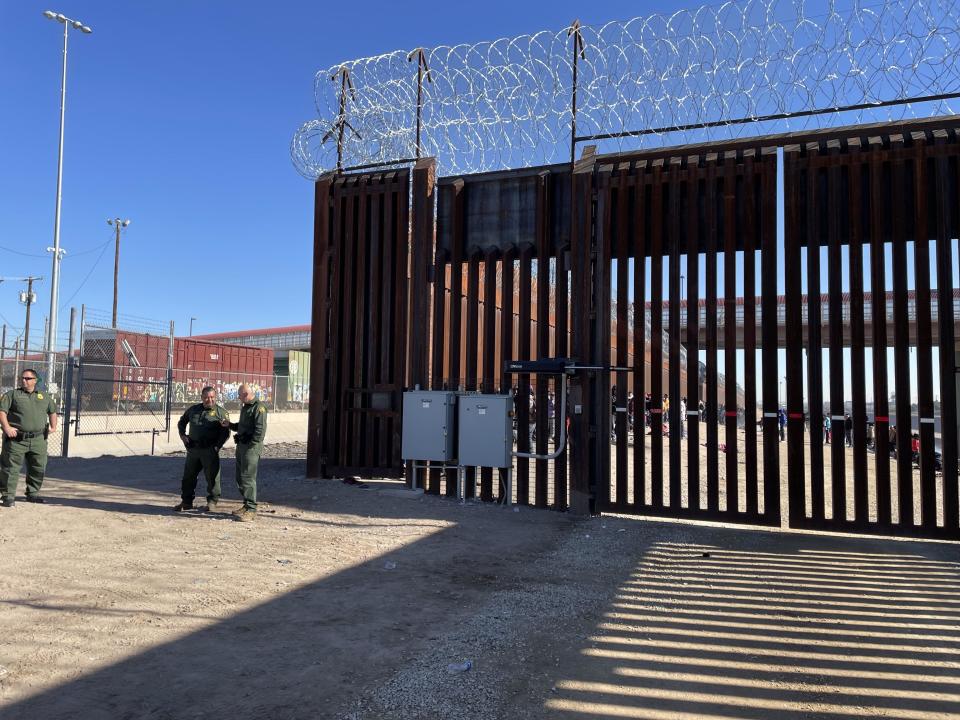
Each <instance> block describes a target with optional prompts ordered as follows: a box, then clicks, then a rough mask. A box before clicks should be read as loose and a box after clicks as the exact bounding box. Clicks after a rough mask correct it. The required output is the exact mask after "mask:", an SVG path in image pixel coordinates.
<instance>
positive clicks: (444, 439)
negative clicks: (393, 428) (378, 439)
mask: <svg viewBox="0 0 960 720" xmlns="http://www.w3.org/2000/svg"><path fill="white" fill-rule="evenodd" d="M456 410H457V393H455V392H452V391H449V390H408V391H407V392H405V393H403V435H402V437H401V444H400V455H401V457H402V458H403V459H404V460H434V461H442V462H450V461H451V460H454V459H455V458H456V455H455V452H456V445H455V435H456V433H455V432H454V430H455V423H456Z"/></svg>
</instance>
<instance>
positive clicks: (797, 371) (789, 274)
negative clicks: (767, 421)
mask: <svg viewBox="0 0 960 720" xmlns="http://www.w3.org/2000/svg"><path fill="white" fill-rule="evenodd" d="M798 154H799V153H796V152H784V154H783V157H784V190H785V200H784V210H785V214H784V219H785V223H784V251H783V255H784V268H785V273H784V290H785V292H786V323H787V327H792V328H800V327H803V283H802V280H803V276H802V274H801V271H800V268H801V265H802V263H801V248H800V245H801V238H802V237H803V236H804V235H805V234H806V228H804V227H802V226H801V222H803V221H804V219H805V213H804V212H803V209H802V207H801V202H802V199H801V198H802V192H803V187H804V186H805V185H806V178H805V177H804V172H803V170H802V168H801V166H800V162H799V158H798V157H797V156H798ZM786 344H787V349H786V370H787V387H786V393H787V407H786V410H787V488H788V489H787V500H788V508H789V509H788V512H789V518H790V524H791V526H798V525H800V524H801V523H802V522H803V520H804V518H805V515H806V493H805V472H804V451H803V446H804V441H805V435H806V433H805V429H804V422H803V419H804V410H805V407H804V402H803V382H804V378H803V338H802V337H801V333H799V332H788V333H786ZM811 422H812V418H811Z"/></svg>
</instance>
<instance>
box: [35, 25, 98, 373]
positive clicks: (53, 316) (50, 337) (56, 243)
mask: <svg viewBox="0 0 960 720" xmlns="http://www.w3.org/2000/svg"><path fill="white" fill-rule="evenodd" d="M43 14H44V16H45V17H47V18H48V19H50V20H56V21H57V22H58V23H60V24H61V25H63V74H62V75H61V79H60V148H59V150H58V153H57V209H56V212H55V214H54V220H53V247H52V248H47V252H52V253H53V272H52V278H51V282H50V324H49V325H48V326H47V342H46V345H47V358H48V360H47V362H48V364H49V370H48V373H47V377H48V378H49V379H50V380H51V381H52V379H53V353H54V351H55V350H56V337H57V291H58V290H59V289H60V259H61V256H62V255H63V250H61V249H60V200H61V197H62V194H63V120H64V113H65V111H66V109H67V38H68V37H69V35H70V28H71V27H72V28H74V29H75V30H79V31H80V32H82V33H84V34H86V35H89V34H90V33H91V32H93V31H92V30H91V29H90V28H89V27H87V26H86V25H84V24H83V23H82V22H80V21H79V20H71V19H70V18H68V17H67V16H66V15H64V14H63V13H55V12H53V11H52V10H45V11H44V13H43ZM51 389H52V388H51Z"/></svg>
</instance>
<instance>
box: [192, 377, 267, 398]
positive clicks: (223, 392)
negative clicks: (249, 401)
mask: <svg viewBox="0 0 960 720" xmlns="http://www.w3.org/2000/svg"><path fill="white" fill-rule="evenodd" d="M244 382H245V383H246V385H247V387H248V388H250V389H251V390H253V392H254V395H255V396H256V398H257V400H263V401H268V400H270V398H271V394H272V392H273V388H272V387H271V386H269V385H267V386H264V385H261V384H260V383H256V382H252V381H244ZM244 382H241V381H231V382H225V381H222V380H209V379H204V378H199V379H194V380H185V381H183V380H176V381H174V383H173V399H174V402H177V403H193V402H199V400H200V391H201V390H203V388H205V387H206V386H208V385H209V386H211V387H212V388H213V389H214V390H216V391H217V401H218V402H220V403H235V402H239V401H240V398H239V392H240V385H242V384H244Z"/></svg>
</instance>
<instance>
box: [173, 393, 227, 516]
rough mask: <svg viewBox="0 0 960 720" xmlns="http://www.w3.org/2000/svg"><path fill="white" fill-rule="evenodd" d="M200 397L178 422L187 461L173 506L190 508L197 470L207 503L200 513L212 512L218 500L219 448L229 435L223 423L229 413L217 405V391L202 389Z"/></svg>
mask: <svg viewBox="0 0 960 720" xmlns="http://www.w3.org/2000/svg"><path fill="white" fill-rule="evenodd" d="M200 399H201V400H202V401H203V402H201V403H199V404H197V405H193V406H191V407H189V408H187V411H186V412H185V413H184V414H183V415H182V416H181V417H180V421H179V422H178V423H177V429H178V430H179V431H180V439H181V440H182V441H183V444H184V446H185V447H186V448H187V461H186V463H185V464H184V466H183V481H182V483H181V485H180V503H179V504H178V505H176V506H175V507H174V508H173V509H174V510H175V511H176V512H182V511H184V510H192V509H193V498H194V496H195V493H196V490H197V476H198V475H199V474H200V470H203V474H204V476H205V477H206V478H207V505H206V507H204V508H202V509H201V512H213V511H215V510H216V509H217V503H218V502H219V501H220V448H221V447H223V444H224V443H225V442H226V441H227V438H228V437H230V431H229V430H228V429H227V428H225V427H224V426H223V425H222V423H223V422H224V421H226V422H227V423H229V422H230V414H229V413H228V412H227V411H226V410H225V409H224V408H222V407H221V406H220V405H217V391H216V390H214V389H213V388H212V387H205V388H204V389H203V390H201V391H200ZM188 423H189V425H190V434H189V435H187V424H188Z"/></svg>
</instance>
